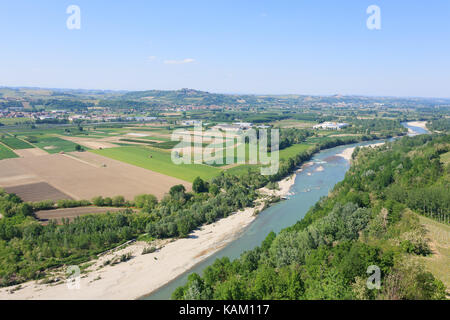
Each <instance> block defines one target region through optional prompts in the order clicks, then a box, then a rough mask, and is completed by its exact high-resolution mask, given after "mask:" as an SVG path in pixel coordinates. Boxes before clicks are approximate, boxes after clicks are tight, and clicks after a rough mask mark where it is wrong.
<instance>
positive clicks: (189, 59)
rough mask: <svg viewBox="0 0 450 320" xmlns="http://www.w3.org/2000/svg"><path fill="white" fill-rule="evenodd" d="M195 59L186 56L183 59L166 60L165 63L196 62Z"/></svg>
mask: <svg viewBox="0 0 450 320" xmlns="http://www.w3.org/2000/svg"><path fill="white" fill-rule="evenodd" d="M194 61H195V60H194V59H191V58H186V59H183V60H164V64H186V63H192V62H194Z"/></svg>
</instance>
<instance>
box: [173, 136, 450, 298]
mask: <svg viewBox="0 0 450 320" xmlns="http://www.w3.org/2000/svg"><path fill="white" fill-rule="evenodd" d="M449 150H450V136H449V135H429V136H427V135H421V136H416V137H414V138H410V137H405V138H402V139H399V140H398V141H395V142H392V143H387V144H386V145H384V146H381V147H378V148H376V149H372V148H361V149H358V150H356V152H355V154H354V156H355V155H356V156H355V159H354V163H353V165H352V167H351V168H350V170H349V171H348V172H347V173H346V176H345V179H344V180H343V181H342V182H340V183H338V184H337V185H336V186H335V188H334V190H333V192H332V193H331V194H330V195H329V196H328V197H326V198H323V199H322V200H321V201H319V202H318V203H317V204H316V205H315V206H314V207H312V208H311V209H310V210H309V212H308V213H307V215H306V216H305V217H304V219H302V220H300V221H299V222H297V223H296V224H295V225H293V226H292V227H289V228H286V229H284V230H283V231H281V232H280V233H279V234H278V235H276V234H275V233H273V232H272V233H270V234H269V235H268V236H267V238H266V239H265V240H264V242H263V243H262V244H261V246H259V247H257V248H255V249H253V250H251V251H248V252H245V253H243V254H242V255H241V257H240V258H239V259H236V260H234V261H230V260H229V259H228V258H226V257H225V258H222V259H217V260H216V261H215V262H214V264H213V265H211V266H209V267H207V268H206V269H205V270H204V274H203V277H200V276H199V275H197V274H195V273H194V274H191V275H190V276H189V278H188V282H187V283H186V284H185V285H184V286H182V287H179V288H177V289H176V290H175V292H174V293H173V296H172V297H173V298H174V299H231V300H237V299H445V296H446V293H445V290H446V288H445V286H444V284H443V283H442V282H441V281H440V280H438V279H436V278H435V277H434V276H433V274H431V273H430V272H429V271H427V270H426V269H425V268H424V266H423V265H422V264H420V263H419V262H418V260H417V259H414V257H416V256H418V255H419V256H425V255H428V254H430V253H431V251H430V247H429V245H428V242H427V239H426V236H425V234H426V230H425V229H424V227H423V226H422V225H421V223H420V222H419V219H418V216H417V214H416V213H421V214H425V215H427V216H429V217H432V218H434V219H437V220H440V221H447V222H448V213H449V208H450V202H449V199H450V198H449V197H450V192H449V191H450V188H449V187H450V179H449V174H450V165H449V164H448V163H443V162H441V160H440V155H442V154H446V153H447V152H448V151H449ZM418 192H421V196H420V197H419V196H418V195H417V193H418ZM443 216H444V217H443ZM372 265H375V266H378V267H379V268H380V270H381V283H382V286H381V288H380V289H379V290H377V289H373V290H369V289H368V288H367V286H366V279H367V277H368V275H367V273H366V271H367V268H368V267H369V266H372Z"/></svg>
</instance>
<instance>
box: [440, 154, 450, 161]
mask: <svg viewBox="0 0 450 320" xmlns="http://www.w3.org/2000/svg"><path fill="white" fill-rule="evenodd" d="M441 162H442V163H444V164H448V163H450V151H449V152H446V153H444V154H441Z"/></svg>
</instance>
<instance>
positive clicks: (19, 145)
mask: <svg viewBox="0 0 450 320" xmlns="http://www.w3.org/2000/svg"><path fill="white" fill-rule="evenodd" d="M0 142H1V143H3V144H5V145H7V146H8V147H10V148H11V149H14V150H20V149H29V148H34V147H33V146H32V145H31V144H29V143H28V142H25V141H23V140H21V139H18V138H16V137H13V136H7V135H4V136H3V137H2V138H1V139H0Z"/></svg>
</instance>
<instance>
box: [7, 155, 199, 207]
mask: <svg viewBox="0 0 450 320" xmlns="http://www.w3.org/2000/svg"><path fill="white" fill-rule="evenodd" d="M74 158H76V159H74ZM39 182H45V183H47V184H49V185H50V186H53V187H54V188H55V189H57V190H59V191H60V192H61V193H63V194H65V195H68V196H70V197H71V198H74V199H78V200H81V199H92V198H93V197H95V196H103V197H113V196H117V195H122V196H124V197H125V198H126V199H129V200H132V199H133V198H134V197H135V196H136V195H138V194H142V193H151V194H154V195H155V196H156V197H158V198H160V199H161V198H162V197H163V196H164V194H165V193H167V192H168V191H169V189H170V188H171V187H172V186H174V185H176V184H183V185H184V186H185V187H186V188H187V189H188V190H189V189H190V188H191V185H190V184H189V183H187V182H186V181H183V180H180V179H177V178H173V177H169V176H166V175H163V174H161V173H157V172H153V171H150V170H147V169H144V168H140V167H136V166H133V165H130V164H127V163H123V162H120V161H117V160H113V159H110V158H106V157H103V156H100V155H97V154H94V153H91V152H71V153H68V154H47V155H45V156H39V157H28V158H15V159H5V160H2V165H1V166H0V187H3V188H7V187H8V188H9V187H16V186H21V188H25V189H24V191H22V189H21V188H19V189H18V190H19V191H20V192H22V194H24V195H25V194H26V195H28V194H30V197H31V198H32V199H33V200H27V201H38V200H43V199H51V198H49V197H50V196H53V195H54V193H53V191H52V192H50V189H48V187H47V189H43V191H39V190H36V187H33V191H27V188H28V189H30V188H31V187H30V186H28V187H24V186H26V185H28V184H34V183H39ZM42 186H44V185H42ZM30 190H31V189H30ZM16 191H17V190H16ZM30 192H32V193H35V194H37V195H38V196H34V195H33V196H32V195H31V193H30ZM46 192H49V193H50V195H47V196H45V194H46ZM18 194H19V193H18ZM28 199H29V198H28Z"/></svg>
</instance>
